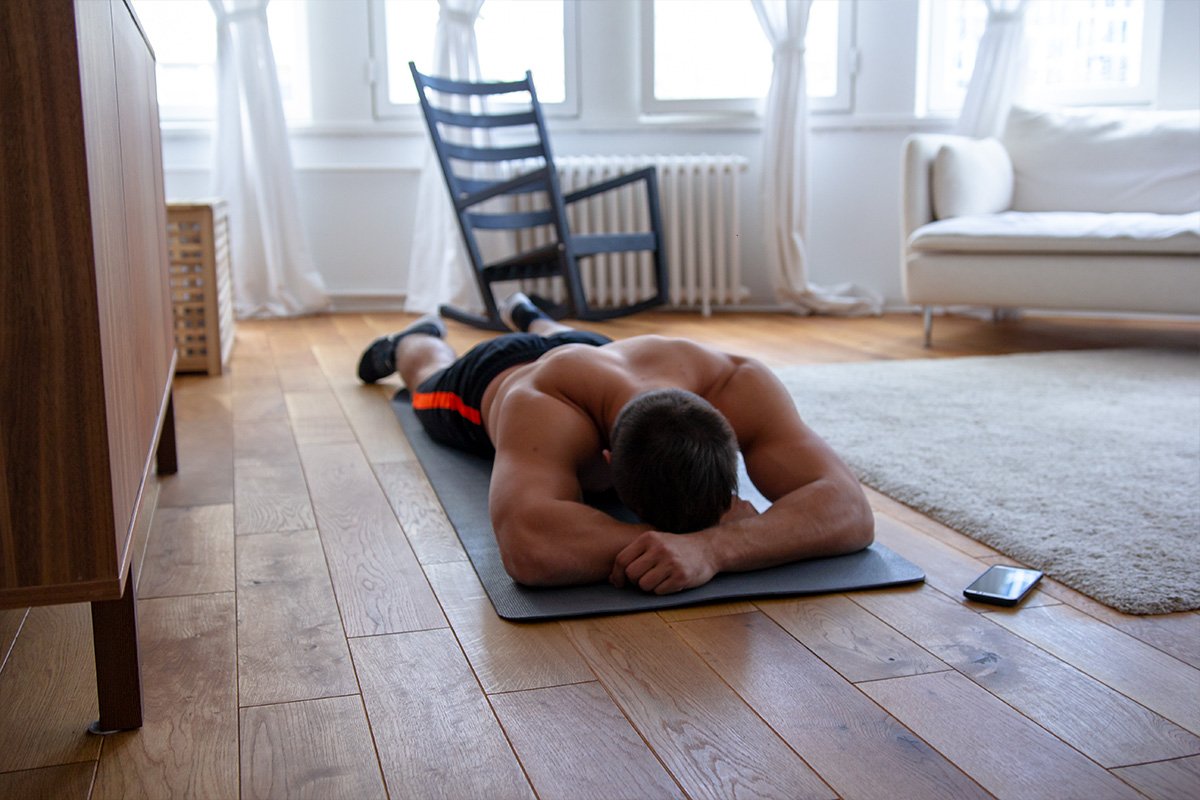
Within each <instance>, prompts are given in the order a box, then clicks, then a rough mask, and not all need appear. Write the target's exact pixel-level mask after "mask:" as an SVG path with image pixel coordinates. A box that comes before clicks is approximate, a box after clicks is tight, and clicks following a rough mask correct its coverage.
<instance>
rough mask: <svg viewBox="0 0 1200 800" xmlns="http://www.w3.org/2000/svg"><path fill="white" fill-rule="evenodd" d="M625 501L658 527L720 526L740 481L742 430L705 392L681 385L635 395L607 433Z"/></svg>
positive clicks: (668, 529) (615, 481)
mask: <svg viewBox="0 0 1200 800" xmlns="http://www.w3.org/2000/svg"><path fill="white" fill-rule="evenodd" d="M609 441H610V443H611V446H610V450H611V452H612V459H611V465H612V476H613V485H614V487H615V488H616V490H617V496H618V497H620V498H621V502H623V503H624V504H625V505H627V506H629V509H630V510H631V511H633V513H635V514H637V515H638V517H640V518H641V519H642V521H643V522H646V523H648V524H650V525H653V526H654V527H655V528H656V529H658V530H661V531H666V532H668V533H691V532H692V531H698V530H703V529H704V528H708V527H711V526H713V525H716V524H717V523H718V522H719V521H720V519H721V515H722V514H724V513H725V512H726V511H728V510H729V508H730V505H731V504H732V502H733V493H734V491H735V490H736V489H737V485H738V458H737V454H738V445H737V437H736V436H735V435H734V433H733V428H732V427H730V425H729V421H728V420H726V419H725V417H724V416H722V415H721V412H719V411H717V409H716V408H714V407H713V406H712V404H711V403H709V402H708V401H707V400H705V399H704V398H702V397H700V396H699V395H696V394H693V393H692V392H688V391H685V390H683V389H656V390H654V391H650V392H643V393H642V394H639V395H637V396H636V397H634V398H633V399H632V400H630V401H629V402H628V403H626V404H625V406H624V408H622V409H621V411H620V413H618V414H617V419H616V421H614V422H613V427H612V434H611V436H610V437H609Z"/></svg>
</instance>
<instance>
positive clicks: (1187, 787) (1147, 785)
mask: <svg viewBox="0 0 1200 800" xmlns="http://www.w3.org/2000/svg"><path fill="white" fill-rule="evenodd" d="M1113 772H1114V773H1116V775H1117V776H1118V777H1120V778H1121V780H1123V781H1125V782H1126V783H1128V784H1129V785H1130V786H1132V787H1133V788H1135V789H1137V790H1138V791H1139V792H1141V793H1142V794H1144V795H1146V797H1149V798H1150V800H1194V798H1196V797H1200V756H1190V757H1188V758H1176V759H1174V760H1172V761H1157V762H1155V763H1153V764H1141V765H1138V766H1136V767H1123V768H1122V769H1117V770H1113Z"/></svg>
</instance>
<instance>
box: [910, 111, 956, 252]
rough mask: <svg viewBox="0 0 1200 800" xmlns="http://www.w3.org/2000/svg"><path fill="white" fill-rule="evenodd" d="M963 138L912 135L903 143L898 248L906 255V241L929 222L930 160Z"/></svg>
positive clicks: (931, 203)
mask: <svg viewBox="0 0 1200 800" xmlns="http://www.w3.org/2000/svg"><path fill="white" fill-rule="evenodd" d="M965 138H967V137H964V136H956V135H952V134H937V133H915V134H913V135H911V136H909V137H908V138H907V139H905V140H904V150H903V156H902V157H901V174H900V247H901V250H902V251H906V249H907V247H906V245H907V242H908V237H910V236H912V233H913V231H915V230H916V229H917V228H919V227H921V226H922V225H927V224H929V223H930V222H933V219H934V216H933V160H934V158H936V157H937V154H938V150H940V149H941V148H942V145H944V144H947V143H949V142H955V141H962V140H964V139H965Z"/></svg>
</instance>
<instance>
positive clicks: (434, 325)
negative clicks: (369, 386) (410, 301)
mask: <svg viewBox="0 0 1200 800" xmlns="http://www.w3.org/2000/svg"><path fill="white" fill-rule="evenodd" d="M413 333H421V334H424V335H426V336H436V337H437V338H439V339H445V338H446V323H444V322H442V319H441V317H439V316H438V315H437V314H426V315H425V316H423V317H421V318H420V319H418V320H417V321H416V322H414V323H413V324H411V325H409V326H408V327H407V328H405V329H404V330H402V331H398V332H397V333H393V334H389V335H388V336H380V337H379V338H378V339H376V340H375V341H373V342H371V344H370V345H368V346H367V349H366V350H364V351H363V354H362V358H360V359H359V360H358V378H359V380H361V381H362V382H363V383H375V382H376V381H378V380H380V379H382V378H386V377H387V376H388V375H391V374H392V373H393V372H395V371H396V343H397V342H399V341H400V340H401V339H403V338H404V337H405V336H408V335H409V334H413Z"/></svg>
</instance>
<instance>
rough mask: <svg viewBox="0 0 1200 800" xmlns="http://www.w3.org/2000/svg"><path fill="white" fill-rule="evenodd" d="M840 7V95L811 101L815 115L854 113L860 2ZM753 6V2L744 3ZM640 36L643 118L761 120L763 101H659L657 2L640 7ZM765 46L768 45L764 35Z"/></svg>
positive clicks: (844, 1) (840, 0) (845, 1)
mask: <svg viewBox="0 0 1200 800" xmlns="http://www.w3.org/2000/svg"><path fill="white" fill-rule="evenodd" d="M833 1H834V2H836V3H837V4H838V45H837V53H838V55H837V61H838V63H837V76H838V90H837V93H836V94H834V95H832V96H829V97H812V96H809V98H808V110H809V112H810V113H816V114H835V113H840V114H849V113H851V112H852V111H853V110H854V80H855V77H856V76H857V75H858V62H859V53H858V49H857V48H856V47H855V30H856V25H855V17H856V14H857V11H858V0H833ZM745 2H746V4H747V5H750V0H745ZM640 6H641V9H640V19H639V25H638V29H639V32H638V35H639V37H640V39H641V42H640V44H641V70H640V72H641V91H640V98H639V101H640V108H641V112H642V114H644V115H646V116H648V117H653V116H663V115H669V114H697V113H701V114H704V113H707V114H726V115H730V116H734V115H741V116H759V115H761V113H762V103H763V98H758V97H738V98H712V99H688V100H659V99H658V98H657V97H655V96H654V69H655V59H654V0H643V2H642V3H640ZM763 44H764V45H766V44H767V42H766V39H765V34H764V41H763Z"/></svg>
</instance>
